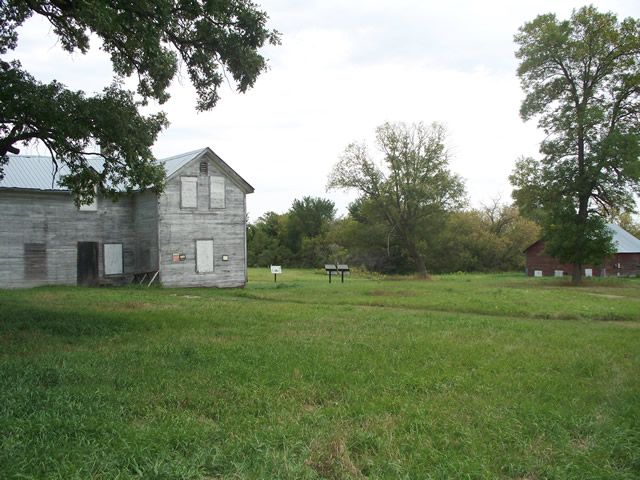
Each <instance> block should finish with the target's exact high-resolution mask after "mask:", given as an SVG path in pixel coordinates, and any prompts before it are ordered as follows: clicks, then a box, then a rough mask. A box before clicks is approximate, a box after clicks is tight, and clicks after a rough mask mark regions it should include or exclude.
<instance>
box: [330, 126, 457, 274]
mask: <svg viewBox="0 0 640 480" xmlns="http://www.w3.org/2000/svg"><path fill="white" fill-rule="evenodd" d="M444 140H445V129H444V127H443V126H441V125H439V124H437V123H434V124H432V125H430V126H425V125H423V124H422V123H418V124H412V125H407V124H404V123H396V124H392V123H385V124H384V125H381V126H380V127H378V128H377V129H376V145H377V147H378V149H379V150H380V152H381V153H382V161H381V162H375V161H374V160H373V159H372V158H371V157H370V155H369V153H368V150H367V147H366V146H365V145H364V144H355V143H354V144H351V145H349V146H348V147H347V148H346V150H345V152H344V153H343V155H342V157H341V158H340V161H339V162H338V163H337V164H336V165H335V166H334V168H333V170H332V172H331V174H330V175H329V182H328V188H330V189H353V190H356V191H357V192H359V193H360V195H361V196H362V197H364V198H365V199H366V200H367V201H368V202H369V205H370V206H372V207H373V208H375V209H376V210H377V211H378V212H379V213H380V215H381V216H382V217H383V218H384V220H385V222H386V224H387V227H388V229H389V232H390V234H391V233H393V234H394V235H396V236H397V238H398V240H399V242H400V243H401V244H402V246H403V248H404V249H406V251H407V253H408V255H409V257H410V258H411V259H412V261H413V262H414V266H415V270H416V272H417V273H418V274H419V275H420V276H423V277H425V276H426V275H427V267H426V264H425V261H424V254H423V251H424V250H425V248H427V247H426V246H427V242H428V238H429V236H430V232H431V233H432V232H433V230H434V227H435V226H436V225H437V224H438V223H439V222H440V221H441V219H442V218H443V216H444V214H445V213H446V212H449V211H451V210H454V209H456V208H458V207H460V206H461V205H462V204H463V202H464V184H463V182H462V180H461V179H460V177H458V176H457V175H455V174H452V173H451V172H450V171H449V164H448V162H449V155H448V153H447V150H446V147H445V144H444Z"/></svg>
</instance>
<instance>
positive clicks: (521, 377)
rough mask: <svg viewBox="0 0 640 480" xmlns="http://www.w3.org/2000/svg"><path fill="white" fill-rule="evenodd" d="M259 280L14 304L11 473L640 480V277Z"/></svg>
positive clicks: (7, 310) (55, 291) (9, 375)
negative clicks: (576, 282) (579, 281)
mask: <svg viewBox="0 0 640 480" xmlns="http://www.w3.org/2000/svg"><path fill="white" fill-rule="evenodd" d="M251 279H252V281H251V283H250V284H249V286H248V287H247V288H246V289H243V290H205V289H191V290H164V289H139V288H121V289H111V288H104V289H81V288H41V289H33V290H21V291H0V312H1V313H0V318H1V320H0V432H2V435H1V436H0V476H1V477H4V478H65V479H66V478H291V479H293V478H329V479H340V478H513V479H536V478H576V479H578V478H580V479H582V478H620V479H627V478H628V479H631V478H637V477H638V476H639V475H640V380H639V378H638V372H639V371H640V328H637V327H638V326H639V325H640V322H638V320H639V318H638V315H639V314H640V311H639V310H640V309H637V308H633V307H634V305H637V298H638V295H634V292H635V293H636V294H638V293H639V292H640V290H639V282H638V281H637V280H618V279H613V280H606V281H594V282H589V283H587V284H586V286H585V287H579V288H575V287H568V286H565V285H564V284H562V283H561V281H560V282H559V281H554V280H549V281H547V280H546V279H543V281H542V282H540V281H539V279H524V278H521V277H519V276H488V275H487V276H468V275H454V276H443V277H435V278H434V279H433V280H432V281H414V280H410V279H391V280H389V279H379V278H378V279H369V278H366V277H359V276H353V277H351V278H349V279H347V280H346V281H345V284H340V283H332V284H331V285H329V284H328V279H327V278H326V277H325V276H323V275H320V274H318V273H317V272H311V271H291V272H286V271H285V273H284V274H283V275H282V276H280V277H279V279H278V283H277V284H274V283H273V277H272V276H270V275H269V274H268V270H267V271H266V273H265V272H264V271H252V272H251ZM334 282H335V279H334ZM528 292H531V293H528ZM524 295H527V296H526V303H527V308H524V307H522V306H521V305H520V306H518V302H517V298H519V297H520V296H524ZM484 297H489V299H487V298H484ZM563 299H564V301H563ZM523 302H524V301H523ZM572 306H581V307H582V308H581V309H580V310H578V311H572ZM474 309H475V310H474ZM494 309H495V310H496V311H495V312H494V311H493V310H494ZM512 310H513V311H515V313H514V314H513V315H512V314H510V313H509V312H510V311H512ZM602 320H614V321H602Z"/></svg>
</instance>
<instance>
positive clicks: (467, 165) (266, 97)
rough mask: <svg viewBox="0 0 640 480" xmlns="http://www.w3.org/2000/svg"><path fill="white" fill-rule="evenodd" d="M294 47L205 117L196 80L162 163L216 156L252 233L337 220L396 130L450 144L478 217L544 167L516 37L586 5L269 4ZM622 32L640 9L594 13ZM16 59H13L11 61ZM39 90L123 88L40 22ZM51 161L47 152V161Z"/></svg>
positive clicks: (35, 23)
mask: <svg viewBox="0 0 640 480" xmlns="http://www.w3.org/2000/svg"><path fill="white" fill-rule="evenodd" d="M257 3H259V4H260V6H261V8H262V9H263V10H265V11H266V12H267V13H268V14H269V16H270V22H269V25H270V27H271V28H275V29H277V30H278V31H280V32H281V33H282V45H280V46H277V47H269V48H266V49H265V51H264V53H265V55H266V56H267V57H268V58H269V64H270V70H269V71H268V72H266V73H265V74H263V75H262V76H261V77H260V78H259V79H258V81H257V83H256V86H255V87H254V88H253V89H252V90H251V91H249V92H248V93H246V94H244V95H242V94H238V93H236V92H235V91H234V90H233V88H230V87H225V88H224V89H223V91H222V99H221V101H220V103H219V104H218V106H217V107H216V108H215V109H214V110H212V111H210V112H207V113H197V112H196V111H195V108H194V107H195V94H194V91H193V89H192V88H191V86H190V85H189V82H188V80H187V78H186V77H182V78H181V79H176V80H175V81H174V84H173V85H172V88H171V95H172V97H171V100H170V101H169V102H168V103H166V104H165V105H163V106H162V107H161V108H162V110H164V111H165V112H167V114H168V116H169V120H170V122H171V125H170V126H169V128H168V129H167V130H165V131H164V132H162V133H161V134H160V136H159V138H158V141H157V143H156V145H155V146H154V148H153V151H154V153H155V154H156V156H157V157H158V158H163V157H167V156H171V155H175V154H179V153H183V152H186V151H190V150H195V149H198V148H202V147H205V146H208V147H210V148H211V149H213V150H214V151H215V152H216V153H217V154H218V155H219V156H220V157H221V158H222V159H223V160H225V161H226V162H227V163H228V164H229V165H230V166H231V167H232V168H234V169H235V170H236V171H237V172H238V173H239V174H240V175H242V176H243V177H244V178H245V179H246V180H247V181H248V182H249V183H250V184H251V185H253V186H254V187H255V190H256V191H255V193H254V194H252V195H250V196H249V198H248V210H249V215H250V218H251V219H252V220H255V219H256V218H258V217H259V216H260V215H262V214H263V213H265V212H267V211H270V210H272V211H275V212H279V213H280V212H284V211H286V210H287V209H288V208H289V207H290V205H291V202H292V201H293V200H294V199H296V198H301V197H303V196H305V195H313V196H322V197H325V198H331V199H333V200H334V201H335V202H336V206H337V207H338V212H339V214H344V213H345V212H346V210H345V207H346V205H347V204H348V203H349V201H350V200H351V199H353V198H355V196H354V194H345V193H340V192H326V190H325V186H326V183H327V175H328V173H329V171H330V170H331V168H332V166H333V165H334V164H335V163H336V161H337V160H338V158H339V156H340V154H341V153H342V152H343V151H344V149H345V147H346V146H347V145H348V144H349V143H350V142H354V141H369V142H370V141H372V139H373V135H374V130H375V128H376V126H378V125H380V124H382V123H384V122H385V121H392V122H395V121H404V122H417V121H423V122H425V123H431V122H433V121H438V122H441V123H443V124H445V125H446V127H447V130H448V140H447V145H448V147H449V151H450V153H451V156H452V160H451V169H452V170H453V171H454V172H456V173H458V174H460V175H461V176H462V177H463V178H464V179H465V182H466V187H467V192H468V196H469V200H470V205H471V206H479V205H481V204H482V203H488V202H489V201H490V200H491V199H492V198H496V197H498V196H499V197H501V198H502V200H503V201H510V192H511V188H510V186H509V182H508V180H507V177H508V175H509V174H510V172H511V170H512V169H513V165H514V162H515V160H516V159H517V158H518V157H519V156H522V155H525V156H537V155H538V145H539V143H540V140H541V139H542V138H543V135H542V133H541V132H540V131H539V130H538V129H537V128H536V125H535V122H529V123H526V124H525V123H523V121H522V120H521V119H520V117H519V114H518V110H519V107H520V102H521V100H522V92H521V89H520V85H519V81H518V79H517V77H516V74H515V71H516V68H517V61H516V59H515V57H514V54H513V52H514V50H515V46H514V43H513V35H514V34H515V33H516V32H517V30H518V28H519V27H520V26H521V25H522V24H524V23H525V22H527V21H529V20H532V19H533V18H535V17H536V16H537V15H539V14H542V13H548V12H555V13H556V14H557V15H558V16H559V17H560V18H567V17H568V16H569V15H570V14H571V11H572V10H573V9H575V8H579V7H581V6H583V5H584V3H581V2H579V1H568V0H555V1H548V0H530V1H529V0H527V1H506V0H504V1H502V0H485V1H483V2H480V1H471V0H460V1H457V0H450V1H448V2H447V1H438V2H432V1H426V0H422V1H421V0H381V1H375V0H305V1H299V0H262V1H260V0H257ZM592 3H593V4H594V5H596V7H597V8H598V9H599V10H601V11H613V12H615V13H616V14H617V15H618V17H619V18H623V17H627V16H633V17H639V16H640V1H638V0H606V1H604V0H603V1H594V2H592ZM10 55H11V54H9V55H7V56H6V57H5V58H10ZM16 56H17V57H18V58H19V59H20V60H21V61H22V63H23V66H24V67H25V68H26V69H27V70H29V71H30V72H31V73H32V74H34V75H35V76H36V78H38V79H39V80H42V81H50V80H52V79H57V80H59V81H61V82H62V83H64V84H66V85H67V86H68V87H70V88H74V89H82V90H85V91H86V92H89V93H92V92H95V91H99V90H101V89H102V88H103V87H104V86H106V85H108V84H109V83H110V82H111V77H112V73H111V67H110V63H109V59H108V56H106V55H105V54H104V53H103V52H102V51H100V50H99V49H97V48H94V49H92V51H91V52H90V53H89V54H87V55H81V54H79V53H76V54H74V55H68V54H67V53H65V52H63V51H62V50H61V49H60V47H59V45H58V42H57V39H56V37H55V35H54V34H53V32H52V30H51V29H50V27H49V26H48V24H47V23H45V22H43V21H41V20H39V19H33V20H30V21H29V22H28V23H27V24H26V25H25V27H24V28H23V29H22V30H21V36H20V43H19V48H18V50H17V55H16ZM39 153H43V154H44V153H46V152H39Z"/></svg>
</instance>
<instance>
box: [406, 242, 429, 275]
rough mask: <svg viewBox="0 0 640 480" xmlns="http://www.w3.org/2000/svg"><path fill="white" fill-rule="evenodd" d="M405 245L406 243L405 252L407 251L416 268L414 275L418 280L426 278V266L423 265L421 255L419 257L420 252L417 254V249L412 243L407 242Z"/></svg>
mask: <svg viewBox="0 0 640 480" xmlns="http://www.w3.org/2000/svg"><path fill="white" fill-rule="evenodd" d="M407 243H408V245H407V250H408V251H409V256H410V257H411V260H413V263H414V264H415V266H416V274H417V275H418V277H420V278H427V266H426V265H425V264H424V259H423V258H422V255H420V252H418V249H417V248H416V246H415V244H414V243H413V242H407Z"/></svg>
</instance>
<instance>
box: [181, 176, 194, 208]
mask: <svg viewBox="0 0 640 480" xmlns="http://www.w3.org/2000/svg"><path fill="white" fill-rule="evenodd" d="M180 182H181V185H180V186H181V188H180V198H181V202H182V203H181V206H182V208H197V207H198V177H180Z"/></svg>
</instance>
